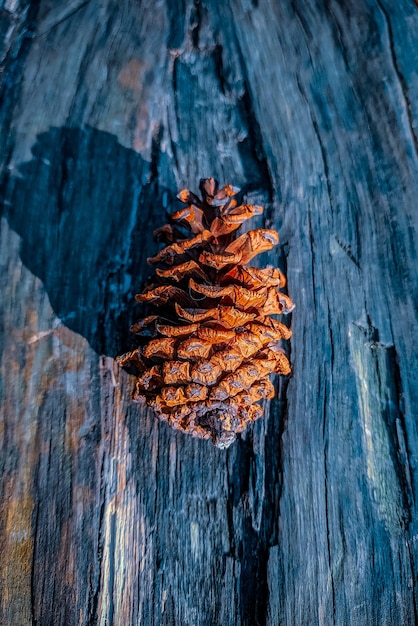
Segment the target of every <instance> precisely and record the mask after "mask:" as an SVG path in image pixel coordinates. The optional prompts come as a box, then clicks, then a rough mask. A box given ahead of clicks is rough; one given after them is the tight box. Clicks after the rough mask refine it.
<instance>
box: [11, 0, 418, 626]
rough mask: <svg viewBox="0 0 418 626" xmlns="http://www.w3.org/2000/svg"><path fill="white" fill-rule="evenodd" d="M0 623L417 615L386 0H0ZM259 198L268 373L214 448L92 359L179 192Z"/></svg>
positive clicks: (406, 169) (417, 119)
mask: <svg viewBox="0 0 418 626" xmlns="http://www.w3.org/2000/svg"><path fill="white" fill-rule="evenodd" d="M0 24H1V33H2V38H3V40H2V47H1V50H0V52H1V65H2V78H1V81H2V82H1V101H2V106H1V108H0V120H1V132H0V143H1V150H0V154H1V160H0V164H1V235H0V265H1V271H0V282H1V294H2V297H1V299H0V320H1V340H0V341H1V343H0V346H1V369H0V385H1V386H0V390H1V391H0V393H1V396H2V403H1V411H2V413H1V418H2V419H1V425H2V427H1V431H0V432H1V450H2V454H1V457H0V463H1V467H0V470H1V475H2V481H1V490H0V497H1V506H0V527H1V535H0V541H1V555H2V559H1V563H0V597H1V601H0V623H1V624H5V625H9V624H10V625H12V626H19V625H25V626H26V625H28V624H39V625H42V626H48V625H49V624H51V625H52V624H53V625H54V626H58V625H60V624H63V625H66V626H68V625H72V624H80V625H83V626H84V625H85V626H87V625H89V626H92V625H93V624H100V625H104V624H106V625H107V626H110V625H113V626H118V625H121V626H122V625H123V626H125V625H127V624H129V625H130V624H144V625H145V626H148V625H155V626H157V625H162V626H171V625H174V624H178V625H184V624H190V625H193V626H213V625H215V624H219V625H222V626H225V625H229V624H231V625H241V626H252V625H260V626H261V625H262V626H265V625H269V626H279V625H281V626H285V625H286V626H308V625H309V626H314V625H316V624H318V625H331V624H338V625H342V624H347V625H350V626H351V625H359V626H364V625H365V624H367V625H369V624H370V625H374V624H376V625H379V626H381V625H389V624H391V625H393V624H402V625H405V626H409V625H410V626H412V625H413V624H415V623H416V621H417V619H418V618H417V607H416V603H417V589H416V580H417V567H418V553H417V545H418V544H417V537H418V515H417V509H416V497H417V480H418V476H417V459H418V432H417V421H416V415H417V410H416V407H417V406H418V367H417V359H416V346H417V345H418V336H417V335H418V333H417V319H416V318H417V314H416V312H417V309H418V297H417V295H418V294H417V281H416V267H417V228H418V210H417V200H416V199H417V196H418V167H417V165H418V163H417V161H418V160H417V147H418V141H417V124H418V80H417V74H416V68H417V66H418V45H417V44H418V13H417V7H416V5H415V3H414V2H413V0H399V1H398V2H396V3H393V2H390V1H389V0H358V1H357V2H355V3H353V2H349V1H348V0H342V1H341V0H339V1H338V2H337V0H313V1H312V2H310V3H306V2H301V0H285V1H283V2H280V3H276V2H274V1H273V0H262V1H261V0H259V1H256V0H254V1H252V2H251V1H250V0H228V1H227V2H224V3H215V2H212V1H211V0H201V1H196V2H192V1H191V0H184V1H182V2H180V3H174V2H170V1H169V0H157V2H150V1H149V0H141V2H133V1H131V0H128V1H126V2H123V3H120V2H116V1H115V0H103V1H102V0H101V1H100V2H99V0H89V1H87V2H84V1H75V2H64V0H58V1H56V2H50V1H49V0H39V1H37V2H30V1H29V0H15V1H11V0H8V1H5V2H3V3H1V5H0ZM206 176H215V177H217V178H219V179H220V180H221V182H231V183H233V184H237V185H239V186H241V187H242V188H243V191H244V193H245V195H246V196H247V197H248V199H249V201H251V202H254V203H257V204H261V205H263V206H265V209H266V210H265V213H264V215H263V216H262V217H259V218H257V219H255V220H254V221H253V223H252V224H251V227H253V228H255V227H265V228H270V227H271V228H277V229H278V230H279V232H280V235H281V249H280V251H278V252H277V251H272V252H269V253H266V254H265V255H264V257H263V259H262V260H261V261H260V262H262V263H263V265H265V264H267V263H268V262H271V263H272V264H274V265H276V264H279V265H280V266H281V268H282V269H283V271H285V272H286V273H287V276H288V286H289V293H290V295H291V296H292V299H293V300H294V301H295V303H296V309H295V312H294V313H293V316H292V328H293V338H292V342H291V360H292V365H293V372H294V373H293V376H292V378H291V379H290V381H289V382H288V383H287V382H286V381H285V380H282V381H276V385H277V387H278V396H277V398H276V399H274V400H273V401H271V403H270V404H269V405H267V406H266V407H265V419H264V420H262V421H260V422H258V423H256V424H255V426H254V428H253V430H252V432H250V433H248V434H247V435H245V436H243V437H242V439H241V440H240V441H239V442H238V443H237V444H236V445H234V446H233V447H232V448H231V449H230V450H228V451H227V452H225V451H220V450H217V449H215V448H213V447H212V446H211V445H210V444H209V443H208V442H205V441H194V440H191V439H188V438H186V437H184V436H182V435H180V434H176V433H174V432H172V431H171V430H169V429H168V427H167V426H166V425H164V424H159V423H158V422H157V421H156V420H155V419H154V418H153V416H152V415H151V414H150V413H148V412H145V411H144V410H141V409H140V408H138V407H137V406H136V405H134V404H133V403H132V402H131V400H130V398H131V393H132V384H133V382H132V380H131V378H130V376H129V375H128V374H127V373H126V372H124V371H120V370H119V369H118V368H117V366H116V365H115V362H114V357H115V355H116V354H117V353H118V352H123V351H124V350H126V349H128V348H129V336H128V331H127V329H128V326H129V324H130V323H131V322H133V321H134V320H135V319H136V317H137V315H138V313H139V308H136V307H137V305H134V294H135V293H137V292H138V291H140V289H141V286H142V284H143V281H144V280H145V279H146V278H147V276H148V275H149V269H148V267H147V264H146V258H147V257H148V256H152V255H153V254H155V252H156V248H155V244H154V243H153V241H152V238H151V231H152V229H153V228H155V227H157V226H159V225H161V224H163V223H165V221H164V216H165V212H166V211H167V210H171V209H172V208H173V206H174V201H173V198H174V196H175V193H176V192H177V190H178V189H181V188H183V187H188V188H190V189H197V185H198V180H199V178H200V177H206Z"/></svg>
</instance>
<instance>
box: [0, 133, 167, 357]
mask: <svg viewBox="0 0 418 626" xmlns="http://www.w3.org/2000/svg"><path fill="white" fill-rule="evenodd" d="M32 153H33V159H32V160H31V161H29V162H26V163H22V164H21V165H20V166H19V168H18V172H17V174H16V175H15V176H13V177H10V178H9V181H8V184H7V192H6V194H5V195H6V202H5V204H6V206H7V209H6V218H7V220H8V221H9V224H10V226H11V228H12V229H13V230H15V231H16V232H17V233H18V234H19V235H20V236H21V238H22V242H21V258H22V261H23V263H24V264H25V265H26V267H27V268H28V269H29V270H30V271H31V272H32V273H33V274H35V275H36V276H38V277H39V278H40V279H41V280H42V282H43V284H44V286H45V289H46V291H47V293H48V296H49V298H50V302H51V305H52V307H53V309H54V311H55V313H56V315H57V316H58V317H59V318H60V319H61V321H62V322H63V324H65V325H66V326H68V327H69V328H70V329H71V330H74V331H75V332H77V333H79V334H81V335H83V336H84V337H85V338H86V339H87V340H88V342H89V343H90V345H91V346H92V347H93V348H94V350H95V351H96V352H97V353H99V354H106V355H110V356H114V355H115V354H117V353H118V352H120V351H123V349H125V348H127V346H128V344H129V325H130V324H131V323H132V322H133V321H134V316H135V310H134V308H133V303H134V294H135V293H136V292H137V291H138V289H139V287H140V283H141V281H142V280H143V278H144V276H146V275H147V273H148V269H147V263H146V258H147V256H149V255H150V254H151V252H152V249H154V246H155V244H153V242H152V234H151V233H152V230H153V227H154V224H153V220H155V219H156V216H158V211H157V212H156V211H155V206H163V207H165V208H167V206H168V205H169V204H170V202H171V196H170V192H169V191H167V190H163V189H161V188H160V187H159V185H158V182H157V180H156V179H155V177H153V175H152V167H151V170H150V166H149V164H148V163H145V162H144V161H143V159H142V158H141V157H140V156H139V155H138V154H137V153H136V152H135V151H133V150H129V149H127V148H124V147H123V146H122V145H121V144H120V143H118V141H117V139H116V138H115V137H114V136H113V135H111V134H110V133H106V132H102V131H98V130H95V129H93V128H87V129H83V130H81V129H76V128H51V129H50V130H49V131H48V132H47V133H42V134H40V135H39V136H38V138H37V142H36V143H35V145H34V146H33V148H32ZM150 171H151V173H150ZM153 207H154V208H153ZM162 210H163V209H161V212H162ZM150 246H151V247H150Z"/></svg>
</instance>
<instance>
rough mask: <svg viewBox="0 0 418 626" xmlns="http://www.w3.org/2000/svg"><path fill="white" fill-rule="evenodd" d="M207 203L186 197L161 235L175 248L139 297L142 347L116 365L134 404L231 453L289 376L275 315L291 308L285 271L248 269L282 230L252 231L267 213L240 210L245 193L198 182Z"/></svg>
mask: <svg viewBox="0 0 418 626" xmlns="http://www.w3.org/2000/svg"><path fill="white" fill-rule="evenodd" d="M200 190H201V192H202V199H200V198H198V197H197V196H195V195H194V194H193V193H191V192H190V191H188V190H186V189H185V190H183V191H181V192H180V193H179V195H178V198H179V199H180V200H181V201H182V202H183V203H184V204H185V205H186V207H185V208H184V209H181V210H180V211H177V212H175V213H173V214H172V215H171V218H170V222H171V223H170V224H167V225H166V226H163V227H162V228H160V229H158V230H157V231H155V232H154V236H155V237H156V238H158V239H160V240H163V241H165V243H167V244H168V245H166V247H165V248H163V249H162V250H161V251H160V252H159V253H158V254H156V255H155V256H154V257H152V258H150V259H148V262H149V263H151V264H152V265H158V266H159V267H156V269H155V276H154V279H153V283H152V284H151V285H150V286H148V287H147V288H146V289H145V290H144V291H143V292H142V293H141V294H138V295H137V296H136V299H137V300H138V301H139V302H144V303H146V304H147V305H148V307H150V308H151V312H152V314H151V315H148V316H147V317H145V318H143V319H141V320H139V322H137V323H136V324H134V325H133V326H132V327H131V330H132V331H133V332H134V333H136V334H137V336H138V338H139V339H138V340H139V342H140V345H139V347H138V348H137V349H135V350H133V351H132V352H128V353H127V354H124V355H122V356H120V357H118V362H119V364H120V365H121V366H125V365H130V366H133V367H134V368H135V369H136V371H137V373H138V376H137V383H136V390H135V395H134V399H135V400H137V401H142V402H145V403H146V404H147V405H148V406H150V407H152V408H153V409H154V412H155V413H156V415H157V416H158V417H159V418H160V419H162V420H164V421H166V422H168V424H169V425H170V426H171V427H172V428H174V429H176V430H181V431H182V432H184V433H187V434H190V435H192V436H193V437H199V438H202V439H212V441H213V443H214V444H215V445H216V446H218V447H219V448H227V447H228V446H229V445H230V444H231V443H232V442H233V441H234V440H235V439H236V435H237V433H240V432H242V431H243V430H245V428H246V427H247V424H248V423H250V422H253V421H254V420H256V419H258V418H259V417H261V415H262V408H261V406H260V405H259V404H257V403H258V402H259V401H261V400H264V399H267V398H271V397H273V396H274V388H273V385H272V383H271V381H270V378H269V376H270V374H271V373H273V372H276V373H278V374H282V375H286V374H289V373H290V364H289V361H288V359H287V357H286V355H285V353H284V351H283V350H282V348H281V347H280V343H281V340H282V339H288V338H289V337H290V336H291V331H290V330H289V328H288V327H287V326H285V325H284V324H283V323H281V322H279V321H277V320H275V319H273V318H272V317H271V315H281V314H284V313H290V311H292V310H293V308H294V305H293V303H292V301H291V300H290V298H289V296H287V295H285V294H283V293H281V292H280V291H279V289H280V288H281V287H284V285H285V283H286V279H285V277H284V275H283V274H282V273H281V272H280V270H278V269H276V268H273V267H267V268H265V269H259V268H257V267H249V266H247V265H246V264H247V263H248V262H249V261H251V259H253V258H254V257H255V256H256V255H257V254H259V253H260V252H263V251H265V250H270V249H271V248H272V247H273V246H275V245H276V244H277V243H278V241H279V236H278V234H277V232H276V231H275V230H265V229H261V228H259V229H256V230H250V231H249V232H246V233H244V234H243V235H241V236H239V237H236V232H237V229H238V228H239V227H240V226H241V224H242V223H243V222H245V221H246V220H248V219H250V218H251V217H253V216H254V215H259V214H260V213H262V212H263V209H262V207H260V206H255V205H246V204H244V205H240V206H238V203H237V201H236V200H235V198H234V196H236V194H237V193H238V192H239V189H238V188H236V187H232V186H231V185H226V186H225V187H222V188H221V189H219V188H218V183H217V181H216V180H215V179H213V178H207V179H202V180H201V182H200Z"/></svg>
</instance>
